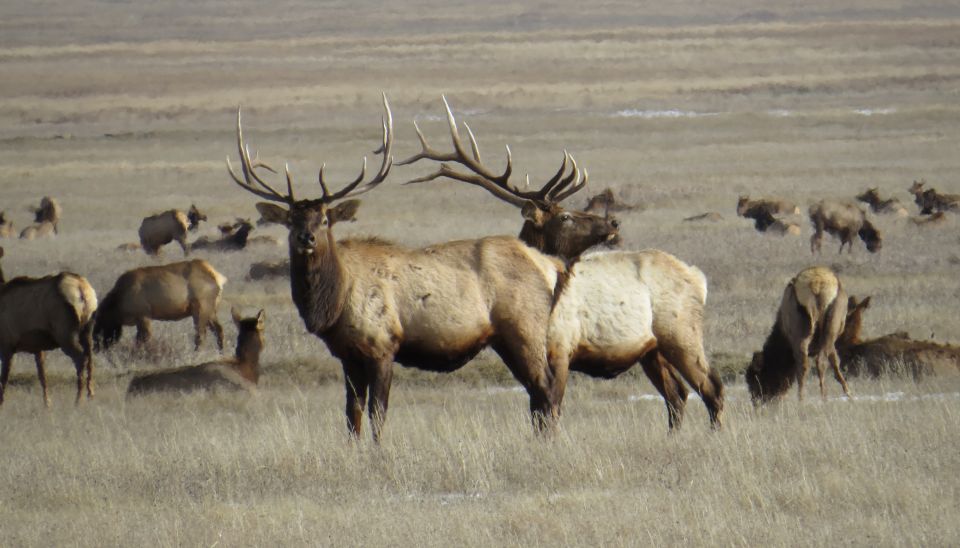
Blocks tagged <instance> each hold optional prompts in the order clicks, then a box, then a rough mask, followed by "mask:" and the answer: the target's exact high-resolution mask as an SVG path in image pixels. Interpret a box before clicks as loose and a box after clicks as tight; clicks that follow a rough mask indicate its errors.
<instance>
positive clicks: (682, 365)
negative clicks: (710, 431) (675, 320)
mask: <svg viewBox="0 0 960 548" xmlns="http://www.w3.org/2000/svg"><path fill="white" fill-rule="evenodd" d="M701 340H702V338H701V337H700V336H699V333H696V332H693V330H685V332H676V333H670V334H666V336H663V337H660V336H658V341H659V343H660V352H661V353H662V354H663V357H664V358H666V361H667V362H669V363H670V364H671V365H673V367H674V368H676V370H677V371H678V372H679V373H680V375H681V376H683V378H684V379H686V381H687V382H688V383H689V384H690V386H691V387H692V388H693V389H694V390H695V391H696V392H697V394H698V395H699V396H700V399H702V400H703V403H704V405H706V406H707V412H708V413H709V415H710V425H711V426H712V427H713V428H714V429H715V430H719V429H720V428H721V427H722V426H723V382H722V381H721V380H720V374H719V373H717V371H716V370H715V369H712V368H711V367H710V364H709V362H708V361H707V357H706V355H705V354H704V352H703V344H702V343H701V342H700V341H701Z"/></svg>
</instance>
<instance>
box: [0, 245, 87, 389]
mask: <svg viewBox="0 0 960 548" xmlns="http://www.w3.org/2000/svg"><path fill="white" fill-rule="evenodd" d="M2 256H3V248H2V247H0V257H2ZM96 310H97V294H96V292H95V291H94V290H93V287H91V286H90V283H89V282H87V280H86V279H85V278H84V277H83V276H78V275H77V274H73V273H71V272H61V273H59V274H54V275H53V276H45V277H43V278H26V277H21V278H14V279H12V280H10V281H9V282H8V281H6V279H5V278H4V276H3V272H2V271H0V363H2V371H0V404H2V403H3V395H4V391H5V390H6V388H7V380H8V379H9V377H10V366H11V364H12V361H13V355H14V354H15V353H18V352H28V353H30V354H33V358H34V361H35V362H36V365H37V376H38V377H39V378H40V387H41V388H42V390H43V403H44V404H45V405H46V406H47V407H49V406H50V397H49V395H48V394H47V375H46V371H45V369H44V363H43V353H44V351H46V350H53V349H56V348H59V349H61V350H62V351H63V353H64V354H66V355H67V356H69V357H70V359H71V360H73V365H74V367H75V368H76V370H77V399H76V401H77V403H79V402H80V393H81V392H82V391H83V387H84V382H83V378H82V377H83V372H84V370H86V372H87V379H86V389H87V397H88V398H91V397H93V356H92V355H91V351H90V331H91V328H92V327H93V321H92V319H93V315H94V312H95V311H96Z"/></svg>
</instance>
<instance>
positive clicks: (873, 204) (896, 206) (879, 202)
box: [857, 187, 909, 217]
mask: <svg viewBox="0 0 960 548" xmlns="http://www.w3.org/2000/svg"><path fill="white" fill-rule="evenodd" d="M857 201H860V202H863V203H865V204H867V205H869V206H870V211H872V212H874V213H883V214H888V215H895V216H897V217H906V216H908V215H909V213H908V212H907V208H905V207H903V204H901V203H900V200H898V199H896V198H887V199H886V200H884V199H883V198H881V197H880V189H879V188H877V187H873V188H868V189H867V190H864V191H863V192H862V193H860V194H858V195H857Z"/></svg>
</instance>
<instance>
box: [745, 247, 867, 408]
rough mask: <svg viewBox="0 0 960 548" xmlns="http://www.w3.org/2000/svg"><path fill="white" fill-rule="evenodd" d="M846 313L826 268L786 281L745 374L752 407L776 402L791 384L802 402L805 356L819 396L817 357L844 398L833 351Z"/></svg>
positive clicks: (842, 294) (843, 383)
mask: <svg viewBox="0 0 960 548" xmlns="http://www.w3.org/2000/svg"><path fill="white" fill-rule="evenodd" d="M846 314H847V296H846V293H845V292H844V290H843V285H842V284H841V283H840V279H839V278H837V275H836V274H834V273H833V271H831V270H830V269H829V268H825V267H821V266H817V267H811V268H807V269H805V270H803V271H801V272H800V273H799V274H797V276H796V277H794V278H793V279H792V280H790V283H789V284H787V287H786V289H785V290H784V292H783V298H782V299H781V301H780V308H779V309H778V311H777V320H776V322H775V323H774V325H773V330H772V331H771V332H770V335H769V336H768V337H767V340H766V342H764V343H763V350H761V351H760V352H756V353H754V355H753V360H752V361H751V363H750V366H749V367H748V368H747V370H746V380H747V386H748V387H749V389H750V397H751V399H752V400H753V402H754V404H760V403H763V402H767V401H770V400H773V399H776V398H779V397H782V396H783V395H784V394H786V392H787V391H788V390H789V389H790V386H791V385H792V384H793V382H794V381H796V382H797V395H798V397H799V398H800V399H801V400H802V399H803V383H804V380H805V379H806V376H807V371H808V369H809V365H808V357H810V356H813V357H814V361H815V363H816V367H817V376H818V377H819V380H820V395H821V397H824V398H825V397H826V387H825V386H824V383H823V378H824V368H823V364H822V363H821V361H822V359H823V358H826V359H827V360H828V361H829V362H830V367H831V368H832V369H833V374H834V376H835V377H836V379H837V382H839V383H840V386H841V387H843V393H844V394H846V395H847V396H848V397H849V396H850V389H849V388H848V387H847V381H846V380H845V379H844V378H843V373H841V372H840V358H839V356H838V354H837V349H836V342H837V339H838V338H839V337H840V333H841V332H842V331H843V327H844V322H845V321H846Z"/></svg>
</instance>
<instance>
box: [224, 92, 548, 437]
mask: <svg viewBox="0 0 960 548" xmlns="http://www.w3.org/2000/svg"><path fill="white" fill-rule="evenodd" d="M383 105H384V109H385V111H386V115H385V118H384V120H383V139H382V143H381V147H380V148H379V150H377V152H376V153H377V154H380V155H382V158H383V160H382V164H381V166H380V169H379V170H378V171H377V173H376V175H374V176H373V177H372V178H371V180H370V181H368V182H364V180H365V178H366V177H365V173H366V170H365V169H363V170H361V173H360V175H359V176H358V177H357V178H356V179H354V180H353V181H352V182H350V183H348V184H347V185H346V186H345V187H343V188H342V189H341V190H339V191H336V192H331V191H330V190H329V187H328V184H327V181H326V179H325V177H324V172H323V167H321V168H320V177H319V182H320V189H321V192H322V194H321V196H320V197H319V198H316V199H302V198H301V199H298V198H295V197H294V194H293V178H292V176H291V175H290V171H289V168H288V169H286V170H285V172H286V183H287V189H286V190H287V191H286V193H281V192H278V191H277V190H275V189H274V188H273V187H272V186H271V185H270V184H269V183H268V182H267V181H265V180H264V179H263V177H262V176H261V173H258V171H259V169H260V168H264V169H267V170H268V171H269V169H268V168H267V166H265V165H264V164H263V163H262V162H260V161H259V160H253V159H251V156H250V152H249V151H248V150H247V147H246V145H245V144H244V139H243V132H242V129H241V125H240V113H239V111H238V113H237V148H238V152H239V156H240V170H239V171H240V172H239V173H237V172H236V171H234V169H233V166H232V165H231V164H230V160H229V158H228V159H227V167H228V170H229V171H230V174H231V177H232V178H233V180H234V182H235V183H236V184H237V185H239V186H240V187H241V188H243V189H244V190H246V191H248V192H251V193H253V194H255V195H256V196H259V197H261V198H264V199H266V200H268V201H269V202H274V203H272V204H267V205H266V206H265V205H261V206H260V207H259V208H258V209H259V210H260V211H261V213H264V212H266V215H267V217H268V218H269V219H270V220H271V221H273V222H278V223H281V224H284V225H285V226H287V228H288V230H289V238H288V243H289V253H290V290H291V295H292V297H293V302H294V304H295V305H296V307H297V310H298V311H299V313H300V317H301V318H302V319H303V321H304V324H305V325H306V328H307V330H309V331H310V332H311V333H313V334H314V335H316V336H317V337H319V338H320V339H322V340H323V341H324V343H326V345H327V347H328V348H329V350H330V352H331V354H333V355H334V356H336V357H337V358H339V359H340V361H341V364H342V365H343V372H344V384H345V388H346V415H347V420H348V423H349V427H350V431H351V432H352V433H353V434H354V435H359V433H360V425H361V421H362V416H363V411H364V407H365V406H366V408H367V412H368V414H369V416H370V421H371V424H372V431H373V437H374V439H375V440H376V439H379V438H380V435H381V431H382V427H383V422H384V419H385V418H386V413H387V406H388V400H389V395H390V386H391V382H392V379H393V366H392V364H393V362H395V361H396V362H398V363H400V364H402V365H406V366H411V367H417V368H420V369H427V370H432V371H440V372H446V371H453V370H456V369H458V368H460V367H462V366H463V365H464V364H466V363H467V362H468V361H469V360H470V359H472V358H473V357H474V356H476V355H477V353H478V352H480V350H482V349H483V348H485V347H487V346H490V347H492V348H493V349H494V351H496V352H497V353H498V354H499V355H500V357H501V358H502V359H503V361H504V362H505V363H506V365H507V367H508V368H509V369H510V371H511V372H512V373H513V375H514V376H515V377H516V378H517V379H518V380H519V381H520V383H521V384H522V385H523V386H524V388H526V390H527V392H528V394H529V396H530V410H531V412H532V414H533V418H534V423H535V424H536V425H538V426H544V425H546V424H547V423H548V422H550V421H551V420H552V419H554V418H556V417H557V416H558V414H559V403H558V402H556V401H555V399H554V397H553V393H552V387H553V383H552V376H553V375H552V372H551V371H550V370H549V367H548V365H547V363H546V355H547V351H546V348H545V332H546V328H545V326H546V325H547V320H548V317H549V314H550V307H551V304H552V300H553V288H554V287H555V285H556V282H557V278H558V272H559V271H561V269H562V265H561V264H560V263H559V261H557V260H556V259H552V258H549V257H546V256H544V255H542V254H540V253H539V252H537V251H536V250H534V249H531V248H529V247H527V246H526V245H524V244H523V242H521V241H519V240H517V239H516V238H511V237H490V238H482V239H478V240H462V241H454V242H447V243H442V244H436V245H432V246H429V247H426V248H422V249H409V248H405V247H403V246H400V245H395V244H392V243H389V242H385V241H383V240H379V239H376V238H364V239H347V240H341V241H337V240H335V238H334V235H333V230H332V227H333V226H334V225H335V224H336V223H337V222H340V221H345V220H350V219H353V217H354V215H355V213H356V211H357V208H358V207H359V205H360V202H359V201H358V200H353V199H351V200H347V198H351V197H354V196H357V195H359V194H362V193H364V192H368V191H370V190H373V189H375V188H377V186H378V185H380V184H381V183H382V182H383V181H384V180H385V179H386V177H387V175H388V173H389V172H390V168H391V166H392V165H393V157H392V155H391V153H392V149H393V138H392V135H393V118H392V115H391V113H390V108H389V105H388V103H387V100H386V96H384V98H383ZM365 166H366V160H364V167H365ZM361 183H362V184H361Z"/></svg>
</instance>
